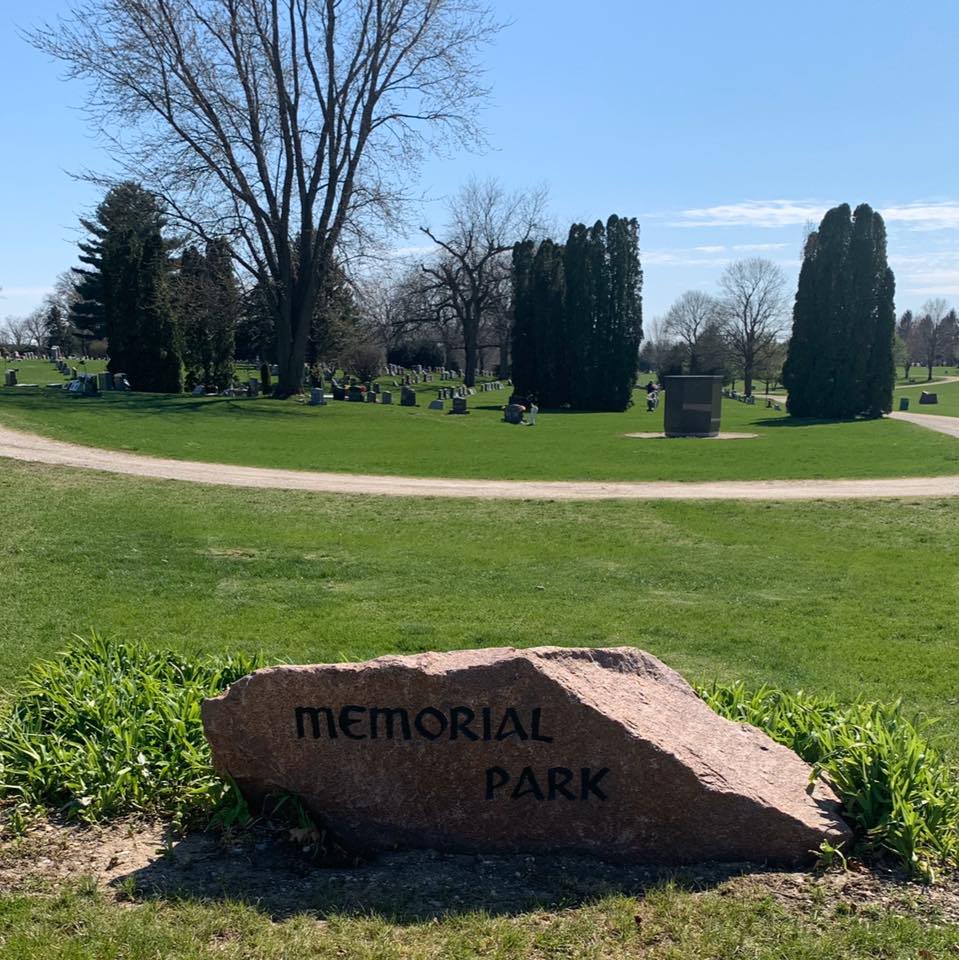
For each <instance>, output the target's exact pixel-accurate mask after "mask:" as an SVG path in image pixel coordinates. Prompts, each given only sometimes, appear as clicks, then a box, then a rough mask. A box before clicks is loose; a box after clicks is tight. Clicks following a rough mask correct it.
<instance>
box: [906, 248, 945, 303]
mask: <svg viewBox="0 0 959 960" xmlns="http://www.w3.org/2000/svg"><path fill="white" fill-rule="evenodd" d="M889 265H890V266H891V267H892V269H893V271H894V272H895V274H896V287H897V289H898V291H899V292H900V293H902V294H905V295H907V296H908V295H910V294H912V295H918V296H940V297H941V296H946V297H948V296H956V295H959V250H947V251H939V252H936V253H929V254H919V253H915V254H903V255H899V256H891V257H890V258H889Z"/></svg>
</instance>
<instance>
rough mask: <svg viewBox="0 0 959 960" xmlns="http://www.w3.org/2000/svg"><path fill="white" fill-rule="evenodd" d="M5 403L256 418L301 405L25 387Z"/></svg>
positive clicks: (0, 400) (1, 397)
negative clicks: (209, 412) (235, 414)
mask: <svg viewBox="0 0 959 960" xmlns="http://www.w3.org/2000/svg"><path fill="white" fill-rule="evenodd" d="M262 401H268V402H266V403H263V402H262ZM8 402H9V404H10V409H16V406H17V405H18V404H22V405H23V406H28V407H29V408H30V409H31V410H58V411H62V410H64V409H69V405H77V406H75V407H74V409H82V408H85V407H90V406H91V405H101V406H102V405H105V404H106V405H109V406H110V407H111V408H114V409H122V410H124V411H130V412H133V413H144V414H155V413H165V414H172V413H197V412H200V411H203V410H217V409H221V408H223V405H224V404H226V409H228V410H230V411H231V412H241V413H243V414H250V415H254V416H259V417H278V416H284V415H287V414H291V413H296V412H297V411H298V410H299V408H300V406H302V404H299V403H296V402H295V401H293V402H290V401H282V400H277V401H273V400H271V398H270V397H259V398H253V397H250V398H243V397H218V396H214V397H191V396H188V395H185V394H165V393H135V392H131V393H106V394H99V395H97V396H92V397H88V396H83V395H81V394H72V393H67V392H66V391H63V390H57V391H52V390H44V389H43V388H42V387H38V388H27V389H24V390H21V391H18V392H16V393H14V392H13V391H0V407H2V406H4V405H6V404H7V403H8Z"/></svg>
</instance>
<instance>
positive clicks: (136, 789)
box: [0, 636, 262, 824]
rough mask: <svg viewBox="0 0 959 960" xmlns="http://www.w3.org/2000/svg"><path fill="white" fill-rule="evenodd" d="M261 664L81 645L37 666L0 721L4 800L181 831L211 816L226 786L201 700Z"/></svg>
mask: <svg viewBox="0 0 959 960" xmlns="http://www.w3.org/2000/svg"><path fill="white" fill-rule="evenodd" d="M261 665H262V664H260V663H259V662H258V661H257V660H256V659H255V658H251V657H244V656H231V657H225V658H222V659H217V660H214V659H198V660H194V661H190V660H187V659H185V658H183V657H180V656H178V655H176V654H173V653H170V652H166V651H156V650H147V649H146V648H145V647H144V646H142V645H141V644H136V643H124V642H116V641H113V642H110V641H106V640H103V639H101V638H100V637H97V636H93V637H91V638H90V639H88V640H82V639H79V638H78V640H77V642H76V643H75V644H74V645H73V646H72V647H70V649H69V650H67V651H66V652H65V653H64V654H63V655H62V656H60V657H59V658H58V659H56V660H54V661H49V662H40V663H37V664H35V665H34V666H33V667H32V668H31V669H30V671H29V673H28V674H27V677H26V679H25V680H24V681H23V682H22V684H21V685H20V689H19V693H18V696H17V697H16V699H15V701H14V703H13V704H12V707H11V709H10V711H9V713H7V714H6V715H5V716H4V717H3V718H2V719H0V791H2V794H3V800H4V801H6V802H10V801H13V802H17V801H20V802H21V803H23V804H26V805H28V806H45V807H48V808H53V809H55V810H57V811H58V812H61V813H63V814H65V815H67V816H69V817H73V818H77V819H81V820H85V821H90V822H92V821H96V820H104V819H106V818H109V817H113V816H119V815H122V814H126V813H134V812H135V813H149V814H159V815H163V816H168V817H171V818H172V819H173V820H174V821H176V822H178V823H181V824H182V823H186V822H195V821H197V820H198V819H199V818H201V817H203V816H208V815H209V814H211V813H213V812H214V811H215V810H216V809H217V807H218V806H219V805H220V804H221V803H223V802H225V800H226V795H227V794H228V793H229V787H228V785H227V784H225V783H224V782H223V781H222V780H220V778H219V777H217V776H216V774H215V773H214V772H213V768H212V766H211V764H210V751H209V747H208V745H207V742H206V738H205V736H204V735H203V726H202V723H201V721H200V702H201V701H202V700H203V699H204V697H209V696H212V695H214V694H217V693H220V692H222V691H223V690H224V689H225V688H226V686H227V685H228V684H230V683H232V682H233V681H234V680H237V679H238V678H239V677H242V676H243V675H244V674H247V673H249V672H250V671H251V670H255V669H256V668H257V667H258V666H261Z"/></svg>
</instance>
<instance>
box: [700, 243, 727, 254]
mask: <svg viewBox="0 0 959 960" xmlns="http://www.w3.org/2000/svg"><path fill="white" fill-rule="evenodd" d="M693 249H694V250H696V251H697V252H699V253H725V252H726V248H725V247H724V246H721V245H720V246H705V247H693Z"/></svg>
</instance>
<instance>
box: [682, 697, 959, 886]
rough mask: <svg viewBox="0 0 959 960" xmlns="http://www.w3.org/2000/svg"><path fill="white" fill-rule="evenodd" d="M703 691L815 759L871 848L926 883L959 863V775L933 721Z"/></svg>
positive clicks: (882, 710)
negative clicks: (932, 735)
mask: <svg viewBox="0 0 959 960" xmlns="http://www.w3.org/2000/svg"><path fill="white" fill-rule="evenodd" d="M699 694H700V696H702V697H703V699H704V700H705V701H706V702H707V703H708V704H709V705H710V706H711V707H712V708H713V709H714V710H715V711H716V712H717V713H719V714H720V715H722V716H724V717H726V718H727V719H729V720H735V721H737V722H742V723H749V724H752V725H753V726H754V727H759V729H760V730H763V731H765V732H766V733H767V734H769V736H770V737H772V738H773V739H774V740H776V741H778V742H779V743H782V744H784V745H785V746H787V747H789V748H790V749H792V750H794V751H795V752H796V753H798V754H799V756H800V757H802V758H803V760H805V761H806V762H807V763H810V764H812V765H813V766H814V768H815V771H816V773H821V774H822V775H823V776H824V777H825V778H826V779H827V780H828V781H829V782H830V784H831V785H832V787H833V789H834V790H835V791H836V793H837V794H838V796H839V798H840V799H841V800H842V803H843V807H844V810H843V812H844V815H845V817H846V819H847V820H848V821H849V823H850V825H851V826H852V827H853V829H854V830H855V831H856V832H857V834H858V836H859V837H860V838H861V839H862V840H863V841H865V844H866V845H867V846H868V847H871V848H874V849H881V850H885V851H887V852H889V853H891V854H893V855H894V856H895V857H896V858H897V859H898V860H899V861H900V862H901V863H902V864H903V865H904V866H905V867H906V868H907V869H908V870H909V871H910V872H911V873H913V874H914V875H916V876H919V877H921V878H923V879H926V880H932V879H933V878H934V871H935V868H936V867H937V866H950V867H956V866H957V865H959V779H957V777H956V773H955V771H954V769H953V768H952V767H951V766H950V765H949V764H948V763H947V761H946V758H945V756H944V755H943V753H942V751H941V750H939V749H938V748H937V747H936V746H935V745H934V743H933V742H932V741H930V739H929V737H928V735H927V734H928V730H929V727H930V726H931V721H928V720H924V719H921V718H920V719H918V720H917V721H916V722H913V721H911V720H909V719H908V718H906V717H905V716H904V715H903V713H902V707H901V704H900V703H899V702H898V701H896V702H895V703H871V702H870V703H867V702H865V701H857V702H856V703H853V704H849V705H845V706H843V705H840V704H839V703H837V702H836V701H835V700H833V699H831V698H828V697H813V696H810V695H808V694H804V693H795V694H793V693H787V692H785V691H783V690H777V689H774V688H771V687H761V688H760V689H758V690H756V691H752V692H751V691H749V690H747V688H746V687H744V686H743V685H742V684H734V685H731V686H718V685H714V686H710V687H705V688H702V689H700V690H699Z"/></svg>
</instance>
